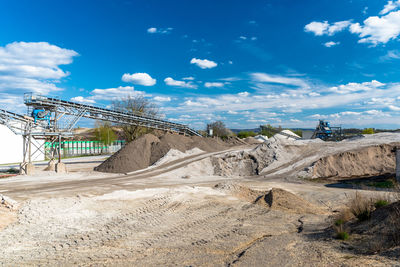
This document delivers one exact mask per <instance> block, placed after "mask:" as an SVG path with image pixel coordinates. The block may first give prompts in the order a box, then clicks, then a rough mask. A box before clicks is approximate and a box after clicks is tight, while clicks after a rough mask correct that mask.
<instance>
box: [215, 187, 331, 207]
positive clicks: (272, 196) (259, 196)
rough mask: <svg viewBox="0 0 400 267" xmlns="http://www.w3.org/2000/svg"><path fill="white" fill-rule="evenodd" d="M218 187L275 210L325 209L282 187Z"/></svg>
mask: <svg viewBox="0 0 400 267" xmlns="http://www.w3.org/2000/svg"><path fill="white" fill-rule="evenodd" d="M214 188H216V189H218V190H222V191H224V192H226V193H229V194H231V195H233V196H235V197H237V198H239V199H242V200H245V201H249V202H251V203H254V204H258V205H261V206H264V207H267V208H270V209H273V210H282V211H285V212H290V213H300V214H302V213H309V214H324V213H325V210H324V209H322V208H320V207H318V206H316V205H314V204H312V203H310V202H308V201H307V200H304V199H302V198H301V197H299V196H296V195H295V194H293V193H290V192H288V191H286V190H283V189H281V188H272V189H271V190H270V191H258V190H254V189H251V188H248V187H247V186H243V185H239V184H234V183H220V184H217V185H215V187H214Z"/></svg>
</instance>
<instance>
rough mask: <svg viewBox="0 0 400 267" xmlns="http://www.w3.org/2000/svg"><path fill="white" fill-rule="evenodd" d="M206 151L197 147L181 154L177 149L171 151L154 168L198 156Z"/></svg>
mask: <svg viewBox="0 0 400 267" xmlns="http://www.w3.org/2000/svg"><path fill="white" fill-rule="evenodd" d="M203 152H204V151H203V150H201V149H199V148H197V147H195V148H192V149H189V150H187V151H186V152H181V151H179V150H177V149H170V150H169V151H168V152H167V154H165V155H164V156H163V157H162V158H161V159H159V160H158V161H157V162H156V163H154V164H153V166H160V165H163V164H166V163H168V162H172V161H174V160H178V159H182V158H185V157H188V156H193V155H198V154H201V153H203Z"/></svg>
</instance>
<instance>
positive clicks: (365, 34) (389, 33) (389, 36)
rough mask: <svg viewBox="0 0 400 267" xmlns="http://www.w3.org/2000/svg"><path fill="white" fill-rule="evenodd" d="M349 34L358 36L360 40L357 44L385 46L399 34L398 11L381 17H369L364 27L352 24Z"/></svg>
mask: <svg viewBox="0 0 400 267" xmlns="http://www.w3.org/2000/svg"><path fill="white" fill-rule="evenodd" d="M350 32H351V33H354V34H358V36H359V37H360V38H361V39H360V40H359V41H358V42H359V43H371V44H373V45H377V44H380V43H383V44H385V43H387V42H388V41H390V40H393V39H396V38H397V36H398V35H399V34H400V11H395V12H390V13H389V14H387V15H385V16H382V17H378V16H371V17H369V18H367V19H366V20H364V25H360V23H354V24H352V25H351V26H350Z"/></svg>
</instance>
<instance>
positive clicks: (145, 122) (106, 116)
mask: <svg viewBox="0 0 400 267" xmlns="http://www.w3.org/2000/svg"><path fill="white" fill-rule="evenodd" d="M24 102H25V104H26V105H27V106H28V107H29V106H33V107H42V108H44V109H45V110H48V111H51V112H52V113H53V114H54V115H53V116H52V120H51V121H50V125H49V128H50V129H51V130H53V131H71V130H72V128H73V127H74V126H75V125H76V123H77V122H78V120H79V119H81V118H89V119H95V120H102V121H108V122H112V123H118V124H128V125H136V126H143V127H147V128H152V129H159V130H164V131H172V132H177V133H180V134H185V135H196V136H201V135H200V134H199V133H198V132H197V131H195V130H193V129H191V128H189V127H188V126H187V125H184V124H179V123H174V122H170V121H167V120H162V119H159V118H157V117H152V116H148V115H145V114H140V113H133V112H128V111H124V110H115V109H107V108H100V107H96V106H92V105H86V104H80V103H75V102H71V101H65V100H61V99H58V98H51V97H46V96H42V95H33V94H25V96H24ZM66 115H68V118H66V117H67V116H66ZM61 118H64V121H63V122H64V123H63V124H62V123H61Z"/></svg>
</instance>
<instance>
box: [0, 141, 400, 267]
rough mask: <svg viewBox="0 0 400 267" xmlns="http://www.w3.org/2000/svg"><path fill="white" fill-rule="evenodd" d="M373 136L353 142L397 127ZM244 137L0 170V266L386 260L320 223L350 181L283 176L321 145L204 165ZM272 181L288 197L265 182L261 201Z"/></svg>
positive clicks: (327, 220)
mask: <svg viewBox="0 0 400 267" xmlns="http://www.w3.org/2000/svg"><path fill="white" fill-rule="evenodd" d="M377 140H379V141H377V142H374V141H373V140H369V141H368V142H365V143H369V144H376V143H379V144H380V143H391V142H395V141H400V137H399V136H391V137H390V138H389V137H388V139H386V141H382V138H381V137H379V138H377ZM364 145H365V144H364ZM255 146H256V145H252V146H241V147H234V148H229V149H227V150H224V151H218V152H202V153H196V154H191V155H189V156H187V157H182V155H180V157H179V158H178V159H176V160H169V161H166V162H165V163H164V164H160V165H157V166H153V167H149V168H147V169H144V170H139V171H135V172H131V173H127V174H109V173H99V172H94V171H90V169H93V168H94V167H95V166H97V165H99V161H102V160H104V159H101V160H100V159H99V160H93V159H91V160H88V162H83V161H84V159H83V158H80V159H76V161H70V162H68V163H67V168H68V170H69V173H67V174H56V173H54V172H44V171H38V172H37V173H36V174H34V175H32V176H16V177H10V178H4V179H1V180H0V194H1V195H3V196H4V197H5V199H6V200H7V203H11V206H9V207H5V206H4V205H3V206H1V207H0V215H1V216H2V217H1V218H2V219H3V218H9V219H8V221H6V219H4V220H2V224H0V229H1V227H3V229H2V230H0V247H1V248H2V249H1V250H0V262H1V263H2V265H4V266H24V265H46V266H54V265H59V266H64V265H65V266H68V265H81V266H89V265H90V266H93V265H95V266H110V265H112V266H115V265H117V266H155V265H162V266H176V265H178V266H398V264H399V263H398V261H397V260H396V259H393V258H389V257H384V256H380V255H368V254H362V255H360V254H357V253H355V252H354V249H353V248H352V246H351V244H350V243H349V242H344V241H339V240H336V239H334V238H332V235H331V234H329V233H327V231H326V229H327V227H329V226H330V225H331V221H332V220H331V216H332V215H333V214H335V212H336V211H337V210H338V209H340V208H341V207H342V206H343V204H344V203H345V202H346V201H347V200H348V198H349V197H350V196H351V195H352V194H353V193H354V190H352V189H343V188H332V187H326V186H325V185H324V184H323V183H317V182H312V181H309V180H304V179H298V178H297V179H295V178H296V177H297V175H298V172H299V171H302V170H303V169H304V167H306V166H309V165H310V164H311V163H312V162H313V161H315V160H318V158H320V157H321V156H325V155H328V154H329V153H327V152H324V153H323V154H320V155H319V156H316V155H312V154H311V153H310V154H308V157H304V158H303V159H301V160H299V159H298V157H297V156H296V155H294V156H293V157H285V158H284V159H283V160H282V161H281V162H280V163H279V164H278V163H274V165H273V166H272V167H269V169H267V171H266V172H264V173H263V174H262V175H251V176H234V175H233V176H221V175H217V174H216V173H215V172H214V167H213V165H212V158H215V157H225V156H226V155H232V153H233V154H235V153H236V154H237V153H241V151H244V150H246V151H250V150H251V149H254V147H255ZM324 146H326V147H329V146H330V147H333V148H334V149H332V150H330V152H332V151H337V152H341V151H343V148H342V149H340V148H338V146H337V145H335V144H330V143H326V144H324ZM346 146H347V147H348V148H350V149H353V148H358V147H360V145H357V144H352V143H350V144H349V145H346ZM365 146H366V145H365ZM302 149H303V146H302ZM308 149H310V148H309V147H308V148H305V147H304V149H303V150H302V153H304V152H305V151H309V150H308ZM310 150H311V149H310ZM320 151H323V148H320ZM324 151H325V150H324ZM306 158H309V160H306ZM42 167H43V166H42ZM42 167H40V168H42ZM82 168H84V169H82ZM272 188H280V189H283V190H285V192H287V193H285V194H290V196H291V198H290V199H291V202H292V203H290V204H291V205H289V204H285V202H279V201H280V200H279V195H276V194H278V193H279V192H281V191H280V190H275V189H274V190H275V191H274V192H277V193H275V195H274V198H273V200H272V201H276V203H277V204H274V205H270V206H269V205H268V204H266V203H267V202H261V201H260V196H262V197H264V196H265V195H266V194H267V193H268V192H269V190H271V189H272ZM360 192H361V193H362V194H365V195H372V194H374V195H376V194H381V193H382V194H384V193H383V192H373V191H367V190H360ZM278 202H279V203H278ZM293 202H296V203H295V205H293ZM282 205H284V208H281V207H283V206H282ZM288 207H289V208H288ZM310 207H311V209H310Z"/></svg>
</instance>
